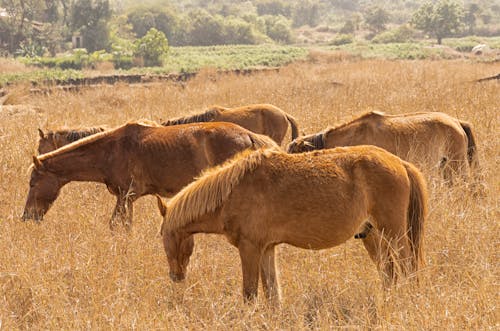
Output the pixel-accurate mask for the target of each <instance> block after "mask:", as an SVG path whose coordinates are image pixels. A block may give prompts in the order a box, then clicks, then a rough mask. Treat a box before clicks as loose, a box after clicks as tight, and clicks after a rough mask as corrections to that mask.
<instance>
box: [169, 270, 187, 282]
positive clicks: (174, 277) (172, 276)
mask: <svg viewBox="0 0 500 331" xmlns="http://www.w3.org/2000/svg"><path fill="white" fill-rule="evenodd" d="M168 275H169V276H170V279H171V280H172V281H173V282H174V283H179V282H181V281H183V280H184V278H186V276H185V275H184V274H177V273H175V272H170V273H169V274H168Z"/></svg>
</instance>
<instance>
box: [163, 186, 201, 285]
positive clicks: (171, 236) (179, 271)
mask: <svg viewBox="0 0 500 331" xmlns="http://www.w3.org/2000/svg"><path fill="white" fill-rule="evenodd" d="M156 199H157V202H158V209H159V210H160V213H161V215H162V216H163V219H164V221H163V222H165V216H166V215H167V205H166V204H165V202H163V200H162V199H161V197H160V196H159V195H156ZM161 233H162V235H163V246H164V248H165V253H166V254H167V260H168V266H169V268H170V272H169V276H170V279H171V280H172V281H174V282H180V281H182V280H183V279H184V278H185V277H186V270H187V266H188V264H189V258H190V257H191V254H193V247H194V238H193V236H192V235H189V234H186V233H181V232H175V231H168V230H164V226H163V225H162V230H161Z"/></svg>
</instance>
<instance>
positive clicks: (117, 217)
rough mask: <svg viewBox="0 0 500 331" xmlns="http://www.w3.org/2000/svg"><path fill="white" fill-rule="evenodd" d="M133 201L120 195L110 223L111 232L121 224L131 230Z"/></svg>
mask: <svg viewBox="0 0 500 331" xmlns="http://www.w3.org/2000/svg"><path fill="white" fill-rule="evenodd" d="M132 204H133V201H132V200H131V199H130V198H129V197H127V196H126V195H125V196H124V195H121V194H118V195H117V196H116V205H115V209H114V211H113V215H112V216H111V220H110V221H109V227H110V229H111V230H115V229H116V226H117V223H118V222H119V223H121V224H123V225H124V226H125V228H126V229H127V230H130V228H131V226H132V218H133V212H134V210H133V205H132Z"/></svg>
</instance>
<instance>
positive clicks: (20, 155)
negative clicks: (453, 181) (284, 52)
mask: <svg viewBox="0 0 500 331" xmlns="http://www.w3.org/2000/svg"><path fill="white" fill-rule="evenodd" d="M323 55H324V54H322V53H316V54H315V56H314V63H312V62H302V63H296V64H291V65H289V66H287V67H284V68H282V69H281V70H280V71H279V72H266V73H257V74H255V75H252V76H236V75H235V76H233V75H218V74H217V73H216V72H215V71H214V70H202V71H201V72H200V74H199V75H197V76H196V77H195V78H194V79H193V80H190V81H188V82H187V83H186V84H185V85H182V86H181V85H176V84H174V83H161V84H158V85H149V86H134V87H129V86H127V85H115V86H112V87H106V86H104V87H102V88H98V89H95V88H94V89H88V90H82V91H80V92H78V93H69V92H63V91H55V92H53V93H51V94H49V95H30V94H29V92H28V90H27V88H26V86H19V87H17V88H15V89H13V90H12V95H11V97H9V103H11V104H14V105H9V106H3V107H0V123H1V125H0V151H1V152H0V177H1V179H0V228H1V231H0V252H1V254H0V329H3V330H13V329H30V330H36V329H140V330H155V329H169V330H170V329H174V328H176V329H210V330H216V329H220V330H226V329H236V330H249V329H266V330H267V329H293V330H299V329H321V330H324V329H331V328H332V327H335V328H346V329H372V328H373V329H384V330H385V329H387V330H401V329H411V330H498V328H500V310H499V300H498V293H499V286H498V283H499V272H500V268H499V259H498V251H499V240H498V235H499V234H500V229H499V227H500V223H499V221H498V220H499V216H500V215H499V214H500V211H499V200H498V197H499V193H500V181H499V178H500V176H499V172H498V162H499V160H500V153H499V151H500V127H499V124H500V123H499V117H498V113H499V110H500V98H498V94H499V93H498V92H499V85H498V83H497V82H496V81H491V82H486V83H482V84H478V83H472V81H473V80H474V79H478V78H481V77H486V76H491V75H494V74H497V73H498V72H499V71H500V64H499V63H498V62H496V63H495V62H493V63H489V64H487V63H473V62H468V61H464V60H459V61H387V60H356V61H349V60H348V59H343V58H339V57H338V56H328V55H324V56H323ZM338 83H341V84H342V85H339V84H338ZM261 102H266V103H272V104H274V105H276V106H278V107H281V108H282V109H284V110H285V111H287V112H289V113H290V114H292V115H293V116H295V117H296V118H297V119H298V121H299V124H300V125H301V130H302V131H304V132H305V133H312V132H315V131H319V130H321V129H323V128H324V127H326V126H327V125H333V124H336V123H339V122H342V121H345V120H348V119H350V118H352V117H353V116H355V115H359V114H360V113H363V112H365V111H368V110H375V109H376V110H381V111H385V112H387V113H391V114H397V113H407V112H413V111H423V110H428V111H442V112H445V113H448V114H450V115H453V116H456V117H459V118H460V119H463V120H467V121H470V122H471V123H472V124H473V126H474V129H475V134H476V139H477V142H478V148H479V155H480V160H481V164H482V167H483V171H484V178H485V184H486V185H487V187H488V192H487V195H486V196H484V197H481V198H474V197H473V196H472V194H471V193H470V191H469V189H468V187H467V185H466V184H460V185H457V186H456V187H447V186H442V185H441V184H440V182H439V181H438V180H435V179H431V180H429V184H428V186H429V190H430V193H431V198H430V201H429V206H430V211H429V217H428V221H427V224H426V231H425V239H424V244H425V246H424V251H425V253H426V258H425V260H426V263H427V266H426V267H425V268H424V269H423V270H422V271H421V272H420V276H421V281H420V283H419V284H418V285H417V284H413V283H405V282H403V283H401V284H400V285H399V286H397V287H395V288H392V289H391V290H388V291H384V290H382V287H381V282H380V280H379V278H378V274H377V272H376V269H375V266H374V265H373V264H372V262H371V261H370V260H369V258H368V255H367V254H366V252H365V251H364V248H363V247H362V244H361V242H359V241H356V240H354V239H353V240H350V241H348V242H347V243H346V244H344V245H341V246H338V247H335V248H332V249H328V250H322V251H309V250H301V249H297V248H294V247H290V246H286V245H282V246H280V247H279V249H278V255H279V268H280V274H281V275H280V278H281V285H282V292H283V303H282V307H281V309H273V308H270V307H268V306H266V304H265V300H264V299H263V298H262V295H261V296H260V297H259V300H258V302H257V303H256V304H255V305H245V304H244V303H243V302H242V297H241V271H240V261H239V256H238V252H237V250H236V249H235V248H234V247H232V246H231V245H229V244H228V243H227V242H226V241H225V240H224V239H223V238H221V237H218V236H213V235H197V236H196V245H195V252H194V254H193V256H192V258H191V264H190V267H189V271H188V274H187V278H186V280H185V281H184V282H183V283H182V284H173V283H171V282H170V280H169V279H168V266H167V263H166V257H165V254H164V251H163V246H162V243H161V240H160V236H159V234H158V229H159V225H160V223H161V218H160V215H159V213H158V211H157V208H156V202H155V200H154V199H153V198H152V197H145V198H142V199H140V200H139V201H138V202H137V203H136V208H135V219H134V225H133V231H132V233H126V232H125V231H121V230H119V231H116V232H115V233H112V232H111V231H110V230H109V228H108V219H109V217H110V215H111V212H112V208H113V206H114V201H113V197H112V196H111V195H110V194H109V193H108V191H107V190H106V187H105V186H104V185H100V184H93V183H70V184H68V185H67V186H65V187H64V188H63V189H62V191H61V195H60V197H59V198H58V200H56V202H55V204H54V205H53V207H52V209H51V210H50V211H49V212H48V213H47V215H46V218H45V220H44V221H43V222H42V223H41V224H35V223H33V222H29V223H23V222H21V221H20V215H21V213H22V209H23V206H24V203H25V199H26V195H27V191H28V181H29V171H28V167H29V166H30V162H31V156H32V154H33V153H34V151H35V149H36V140H37V137H38V133H37V128H39V127H41V128H44V129H47V128H49V129H51V128H52V129H53V128H57V127H60V126H91V125H101V124H107V125H109V126H114V125H119V124H122V123H124V122H125V121H128V120H133V119H138V118H149V119H153V120H164V119H167V118H169V117H174V116H177V115H181V114H185V113H188V112H194V111H199V110H201V109H203V108H204V107H206V106H209V105H211V104H220V105H225V106H237V105H243V104H249V103H261ZM16 104H17V105H18V106H16ZM256 208H258V206H256ZM261 294H262V293H261Z"/></svg>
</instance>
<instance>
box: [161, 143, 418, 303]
mask: <svg viewBox="0 0 500 331" xmlns="http://www.w3.org/2000/svg"><path fill="white" fill-rule="evenodd" d="M159 203H160V204H162V202H161V199H160V201H159ZM160 209H161V211H162V214H163V215H164V221H163V225H162V235H163V244H164V248H165V252H166V255H167V259H168V263H169V267H170V277H171V279H172V280H174V281H179V280H182V279H183V278H184V277H185V272H186V269H187V265H188V262H189V257H190V255H191V252H192V249H193V239H192V235H193V234H195V233H217V234H223V235H225V236H226V237H227V238H228V240H229V242H230V243H231V244H233V245H234V246H236V247H237V248H238V250H239V253H240V257H241V264H242V270H243V295H244V298H245V299H251V298H254V297H256V296H257V286H258V280H259V271H260V275H261V278H262V284H263V289H264V293H265V294H266V296H267V297H268V298H271V299H279V288H278V280H277V276H276V275H277V272H276V268H275V256H274V247H275V246H276V245H277V244H280V243H287V244H290V245H293V246H297V247H301V248H305V249H324V248H329V247H333V246H337V245H340V244H342V243H343V242H345V241H346V240H348V239H349V238H351V237H352V236H353V235H354V234H355V233H356V232H357V231H358V230H359V228H361V227H363V226H364V224H365V219H366V218H367V217H369V216H371V218H372V224H373V228H372V229H371V230H369V231H368V233H367V235H366V237H365V238H363V242H364V245H365V247H366V249H367V250H368V252H369V255H370V257H371V258H372V259H373V260H374V262H375V263H376V264H377V266H378V267H379V270H380V271H381V275H382V277H383V278H384V280H385V281H386V282H385V284H386V285H389V284H391V283H392V282H393V281H395V280H396V276H397V275H398V273H399V272H400V271H401V272H403V273H409V272H416V271H417V270H418V268H419V265H420V264H421V261H422V239H423V228H424V219H425V215H426V210H427V190H426V184H425V181H424V179H423V177H422V175H421V173H420V172H419V170H418V169H417V168H416V167H415V166H413V165H412V164H410V163H408V162H406V161H402V160H401V159H400V158H398V157H397V156H395V155H393V154H390V153H389V152H387V151H385V150H383V149H381V148H378V147H375V146H355V147H339V148H336V149H332V150H324V151H314V152H310V153H303V154H286V153H283V152H279V151H277V150H271V149H268V150H259V151H254V152H244V153H242V154H241V155H239V156H237V157H235V158H234V159H232V160H230V161H228V162H226V163H225V164H224V165H222V166H220V167H217V168H214V169H209V170H208V171H207V172H206V173H205V174H204V175H202V176H201V177H200V178H199V179H198V180H196V181H194V182H192V183H191V184H189V185H188V186H186V187H185V188H183V189H182V191H180V192H179V193H178V194H177V195H176V196H174V197H173V198H172V199H171V200H170V201H169V202H168V205H167V206H165V205H164V206H163V208H160Z"/></svg>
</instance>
